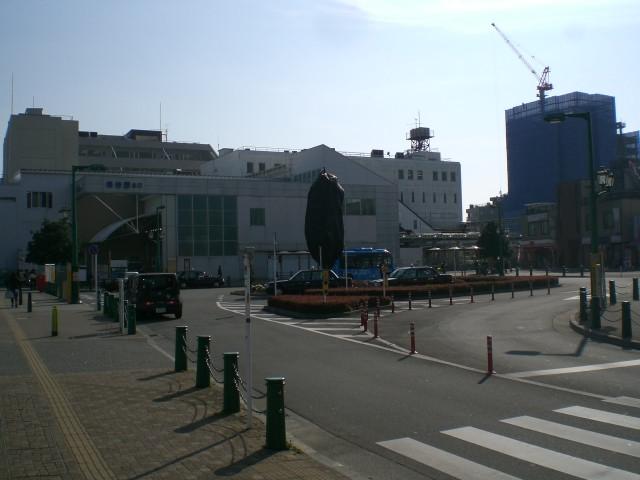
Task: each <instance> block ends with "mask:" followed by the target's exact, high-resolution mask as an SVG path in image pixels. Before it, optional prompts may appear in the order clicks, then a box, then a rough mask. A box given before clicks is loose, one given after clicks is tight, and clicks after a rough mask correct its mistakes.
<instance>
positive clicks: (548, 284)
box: [547, 275, 551, 295]
mask: <svg viewBox="0 0 640 480" xmlns="http://www.w3.org/2000/svg"><path fill="white" fill-rule="evenodd" d="M547 295H551V278H550V277H549V275H547Z"/></svg>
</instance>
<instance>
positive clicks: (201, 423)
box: [174, 412, 232, 433]
mask: <svg viewBox="0 0 640 480" xmlns="http://www.w3.org/2000/svg"><path fill="white" fill-rule="evenodd" d="M229 415H232V414H231V413H224V412H218V413H214V414H213V415H210V416H208V417H204V418H201V419H200V420H198V421H196V422H192V423H189V424H188V425H184V426H183V427H179V428H176V429H175V430H174V432H176V433H191V432H193V431H195V430H198V429H199V428H202V427H205V426H207V425H209V424H211V423H215V422H217V421H218V420H222V419H224V418H226V417H228V416H229Z"/></svg>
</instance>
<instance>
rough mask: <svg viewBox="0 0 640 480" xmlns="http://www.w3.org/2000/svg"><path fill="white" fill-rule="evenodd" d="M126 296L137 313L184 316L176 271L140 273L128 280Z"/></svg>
mask: <svg viewBox="0 0 640 480" xmlns="http://www.w3.org/2000/svg"><path fill="white" fill-rule="evenodd" d="M126 298H127V300H128V301H129V303H130V304H134V305H135V306H136V314H137V315H161V314H165V313H168V314H173V315H175V317H176V318H180V317H182V300H180V285H179V284H178V278H177V277H176V274H175V273H140V274H137V275H132V276H130V277H129V278H128V280H127V291H126Z"/></svg>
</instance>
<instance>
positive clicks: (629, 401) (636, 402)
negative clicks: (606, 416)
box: [603, 396, 640, 408]
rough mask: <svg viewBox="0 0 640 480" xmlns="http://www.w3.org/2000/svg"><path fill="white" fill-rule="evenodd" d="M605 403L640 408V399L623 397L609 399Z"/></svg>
mask: <svg viewBox="0 0 640 480" xmlns="http://www.w3.org/2000/svg"><path fill="white" fill-rule="evenodd" d="M603 401H604V402H608V403H615V404H617V405H624V406H626V407H635V408H640V398H633V397H624V396H623V397H615V398H607V399H605V400H603Z"/></svg>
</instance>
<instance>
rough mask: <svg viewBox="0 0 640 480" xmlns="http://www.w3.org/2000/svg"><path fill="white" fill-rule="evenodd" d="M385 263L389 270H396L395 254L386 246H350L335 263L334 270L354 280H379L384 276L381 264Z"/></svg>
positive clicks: (341, 275) (389, 271)
mask: <svg viewBox="0 0 640 480" xmlns="http://www.w3.org/2000/svg"><path fill="white" fill-rule="evenodd" d="M382 264H385V265H386V266H387V272H388V273H391V272H392V271H393V270H394V265H393V255H391V253H390V252H389V250H386V249H384V248H367V247H361V248H349V249H346V250H343V252H342V255H341V256H340V258H339V259H338V260H337V261H336V263H335V264H334V265H333V268H332V270H333V271H334V272H336V273H337V274H338V275H339V276H340V277H346V276H349V277H351V278H353V279H354V280H377V279H379V278H382V272H381V270H380V266H381V265H382Z"/></svg>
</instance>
